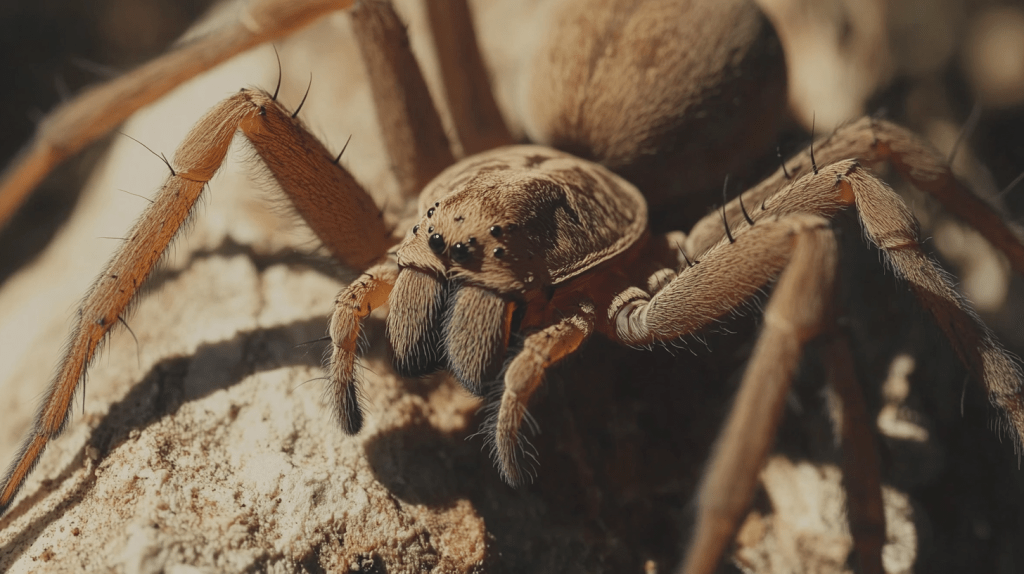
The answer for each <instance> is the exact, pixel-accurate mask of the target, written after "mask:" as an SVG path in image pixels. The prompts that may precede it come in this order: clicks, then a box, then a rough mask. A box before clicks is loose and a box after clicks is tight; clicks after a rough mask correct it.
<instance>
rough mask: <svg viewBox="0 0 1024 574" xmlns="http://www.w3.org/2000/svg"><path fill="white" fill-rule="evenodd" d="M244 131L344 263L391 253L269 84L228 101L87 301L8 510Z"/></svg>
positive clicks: (12, 482)
mask: <svg viewBox="0 0 1024 574" xmlns="http://www.w3.org/2000/svg"><path fill="white" fill-rule="evenodd" d="M238 130H241V131H242V133H243V134H244V135H245V136H246V137H247V138H248V139H249V141H250V142H252V144H253V146H254V147H255V149H256V151H257V153H258V154H259V155H260V156H261V157H262V158H263V159H264V161H265V162H266V165H267V167H268V168H269V170H270V172H271V173H272V174H273V175H274V177H275V179H276V180H277V182H278V184H279V185H280V186H281V188H282V189H283V190H284V191H285V193H286V195H288V197H289V198H290V199H291V200H292V204H293V205H294V206H295V208H296V210H297V211H298V212H299V213H300V214H301V215H302V216H303V218H304V219H305V220H306V221H307V222H308V223H309V225H310V227H311V228H312V229H313V231H314V232H315V233H316V234H317V235H318V236H319V238H320V239H321V240H322V241H323V242H324V244H325V246H326V247H327V248H328V249H329V250H330V251H331V253H332V254H333V255H334V256H335V257H336V258H338V260H339V261H341V262H342V263H344V264H346V265H349V266H351V267H354V268H365V267H366V266H368V265H370V264H371V263H373V262H375V261H377V260H378V259H380V258H381V257H382V256H383V255H384V253H385V251H386V249H387V247H388V243H389V241H390V238H389V237H388V234H387V232H386V230H385V229H384V223H383V221H382V220H381V219H380V218H379V212H378V209H377V206H376V205H375V204H374V202H373V200H372V199H371V198H370V196H369V195H367V194H366V192H365V191H364V190H363V189H362V188H361V187H360V186H359V185H358V183H356V181H355V180H354V179H353V178H352V176H351V175H349V174H348V172H347V171H345V170H344V169H343V168H341V167H339V166H337V165H335V164H334V163H333V159H334V158H333V155H332V154H331V153H330V152H328V151H327V149H326V148H324V146H323V144H321V143H320V142H319V141H317V140H316V138H314V137H313V136H312V135H310V134H309V132H307V131H306V130H305V129H304V128H303V127H302V125H301V123H300V122H299V121H298V120H296V119H294V118H292V117H291V114H290V113H289V112H288V110H286V109H284V108H283V107H281V106H280V105H279V104H278V103H277V102H275V101H274V100H273V98H272V97H271V96H270V95H269V94H267V93H265V92H262V91H255V90H243V91H242V92H239V93H236V94H235V95H233V96H231V97H229V98H227V99H225V100H223V101H222V102H221V103H220V104H218V105H217V106H215V107H214V108H213V109H212V110H210V111H209V112H207V114H206V115H205V116H203V118H202V119H201V120H200V121H199V122H198V123H197V124H196V126H195V127H193V128H192V130H191V131H190V132H189V134H188V136H187V137H186V139H185V141H184V142H183V143H182V144H181V146H180V147H179V148H178V150H177V151H176V153H175V156H174V161H173V162H172V164H173V166H174V167H173V168H172V174H171V176H170V177H168V179H167V181H166V183H165V184H164V186H163V188H162V189H161V190H160V191H159V192H157V195H156V198H155V200H154V201H153V203H152V204H151V205H150V206H149V207H148V208H147V209H146V210H145V211H144V212H143V214H142V216H141V217H140V218H139V220H138V221H137V222H136V224H135V226H134V227H133V228H132V229H131V231H130V232H129V233H128V235H127V236H126V238H125V241H124V242H123V243H122V244H121V247H120V249H119V250H118V251H117V253H115V255H114V256H113V258H112V259H111V261H110V262H109V263H108V264H107V267H106V269H105V270H104V271H103V273H102V274H101V275H100V276H99V278H98V279H97V280H96V282H95V283H94V284H93V286H92V287H91V289H90V290H89V292H88V294H87V295H86V297H85V300H84V301H83V302H82V305H81V307H80V309H79V312H78V318H77V320H76V324H75V326H74V328H73V329H72V331H71V335H70V338H69V341H68V344H67V347H66V351H65V354H64V358H63V359H62V360H61V362H60V364H59V366H58V370H57V374H56V376H55V377H54V379H53V382H52V383H51V384H50V387H49V389H48V390H47V392H46V395H45V398H44V400H43V404H42V405H41V407H40V409H39V412H38V413H37V415H36V421H35V425H34V427H33V430H32V431H31V433H30V435H29V437H28V438H27V440H26V442H25V445H24V446H23V448H22V450H21V451H20V453H19V455H18V457H17V458H16V459H15V461H14V463H13V465H12V466H11V468H10V470H9V471H8V472H7V474H6V476H5V477H4V481H3V486H2V488H0V513H2V512H3V511H4V510H6V508H7V507H8V506H9V505H10V503H11V500H13V498H14V495H15V494H16V493H17V492H18V489H19V488H20V487H21V485H22V483H23V482H24V480H25V478H26V476H27V475H28V473H29V472H30V471H31V470H32V467H33V466H34V465H35V463H36V461H37V460H38V459H39V456H40V455H41V454H42V452H43V450H44V449H45V447H46V445H47V444H48V443H49V441H50V439H52V438H55V437H56V436H58V435H59V434H60V433H61V432H62V431H63V430H64V427H65V426H66V424H67V421H68V418H69V414H70V404H71V400H72V398H73V396H74V394H75V389H76V388H77V387H78V385H79V384H80V382H81V381H82V380H83V377H84V376H85V370H86V367H87V365H88V363H89V362H90V361H91V360H92V358H93V357H94V355H95V353H96V350H97V349H98V348H99V346H100V345H101V343H102V342H103V340H104V338H105V337H106V335H107V333H109V331H110V329H111V328H112V327H114V326H115V325H116V324H118V323H119V320H120V318H121V317H124V316H125V312H126V310H127V308H128V307H129V306H130V304H131V302H132V300H133V299H134V297H135V294H136V293H137V292H138V290H139V288H140V287H141V285H142V284H143V282H144V281H145V280H146V278H147V277H148V276H149V274H150V272H151V271H152V269H153V268H154V266H155V265H156V264H157V262H159V260H160V259H161V257H162V256H163V253H164V251H165V250H166V248H167V246H168V245H169V244H170V242H171V241H172V240H173V239H174V237H175V236H176V235H177V234H178V231H179V230H180V229H181V227H182V226H183V225H184V224H185V222H186V221H187V220H188V218H189V217H190V214H191V212H192V207H193V206H194V205H195V203H196V201H197V200H198V199H199V196H200V194H201V193H202V191H203V189H204V188H205V187H206V184H207V182H208V181H209V180H210V179H211V178H212V177H213V175H214V173H215V172H216V171H217V170H218V169H219V168H220V166H221V164H222V163H223V161H224V158H225V156H226V154H227V150H228V147H229V145H230V143H231V140H232V139H233V138H234V136H235V132H236V131H238Z"/></svg>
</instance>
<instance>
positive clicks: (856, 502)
mask: <svg viewBox="0 0 1024 574" xmlns="http://www.w3.org/2000/svg"><path fill="white" fill-rule="evenodd" d="M824 362H825V367H826V369H827V370H828V381H829V385H830V386H831V388H832V390H833V391H835V396H836V397H837V399H838V401H839V402H840V403H841V409H840V413H841V414H840V416H841V417H842V420H840V421H838V422H839V424H838V426H839V429H838V431H839V437H840V443H841V445H842V468H843V489H844V490H846V512H847V516H848V517H849V521H850V534H851V535H852V537H853V548H854V550H855V551H856V552H857V559H858V562H859V563H860V572H862V573H864V574H884V572H885V569H884V568H883V567H882V547H883V546H884V545H885V540H886V534H885V506H884V504H883V502H882V481H881V478H882V471H881V468H880V465H879V461H878V450H877V449H876V446H875V438H874V435H873V434H872V432H871V429H872V428H874V426H875V423H874V421H872V420H871V417H870V415H869V414H868V409H867V405H866V404H865V401H864V391H863V390H862V389H863V387H862V386H861V385H860V383H859V382H858V381H857V376H856V373H855V372H854V369H853V357H852V356H851V353H850V343H849V340H848V339H847V337H846V335H845V334H843V333H842V332H840V331H839V330H838V329H836V330H835V332H833V333H832V334H831V336H830V337H828V339H827V341H826V342H825V359H824Z"/></svg>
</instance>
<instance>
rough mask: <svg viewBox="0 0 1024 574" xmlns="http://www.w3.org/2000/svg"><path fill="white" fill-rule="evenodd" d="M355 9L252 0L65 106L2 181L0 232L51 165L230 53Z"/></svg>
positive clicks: (337, 3) (319, 1) (338, 3)
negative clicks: (224, 19)
mask: <svg viewBox="0 0 1024 574" xmlns="http://www.w3.org/2000/svg"><path fill="white" fill-rule="evenodd" d="M351 5H352V0H295V1H292V2H279V1H276V0H253V1H251V2H247V3H246V4H245V5H244V7H243V8H242V10H241V12H240V14H239V15H238V17H237V18H236V19H234V20H231V21H229V22H225V23H224V24H223V25H222V26H221V27H219V28H217V29H215V30H210V31H208V33H206V34H204V35H203V36H201V37H199V38H195V39H193V41H190V42H186V43H184V44H181V45H180V46H179V47H178V48H177V49H174V50H172V51H170V52H167V53H166V54H164V55H162V56H160V57H158V58H156V59H154V60H152V61H150V62H148V63H147V64H145V65H144V66H141V67H139V68H137V69H135V70H132V71H131V72H129V73H127V74H125V75H123V76H121V77H119V78H117V79H115V80H112V81H110V82H107V83H105V84H103V85H102V86H98V87H95V88H91V89H89V90H86V91H85V92H83V93H82V94H81V95H80V96H78V97H76V98H75V99H74V100H71V101H70V102H68V103H66V104H63V105H61V106H60V107H59V108H57V109H56V110H54V111H53V112H51V113H50V114H49V115H48V116H47V117H46V119H45V120H44V121H43V122H42V123H40V124H39V128H38V129H37V130H36V134H35V137H34V138H33V139H32V142H31V143H30V144H29V145H28V146H27V147H26V148H25V149H24V150H22V152H21V153H20V154H18V157H17V158H16V159H15V160H14V161H13V162H12V163H11V165H10V167H8V168H7V169H6V170H4V173H3V176H2V177H0V227H3V225H4V224H5V223H6V222H7V220H8V219H9V218H10V217H11V216H12V215H14V212H15V210H17V209H18V206H19V205H21V202H22V201H24V199H25V198H26V197H27V196H28V194H29V193H30V192H31V191H32V190H33V189H34V188H35V187H36V185H38V184H39V182H40V181H42V179H43V178H44V177H46V174H48V173H50V171H51V170H53V168H54V167H56V166H57V165H58V164H60V163H61V162H63V161H64V160H66V159H67V158H69V157H71V156H72V155H74V154H76V153H78V152H79V151H81V150H82V148H84V147H85V146H86V145H88V144H90V143H92V142H93V141H95V140H96V139H97V138H100V137H102V136H103V135H105V134H106V133H107V132H109V131H110V130H112V129H114V127H115V126H117V125H119V124H121V123H123V122H124V121H125V120H126V119H127V118H128V116H130V115H131V114H132V113H134V112H135V111H136V110H138V109H139V108H141V107H143V106H145V105H146V104H149V103H150V102H153V101H155V100H156V99H158V98H159V97H161V96H163V95H164V94H166V93H167V92H169V91H171V90H172V89H174V88H176V87H178V86H179V85H181V83H182V82H184V81H185V80H188V79H189V78H192V77H194V76H195V75H197V74H199V73H201V72H204V71H206V70H209V69H210V68H212V67H214V66H216V65H217V64H219V63H221V62H223V61H225V60H227V59H228V58H231V57H232V56H235V55H237V54H240V53H242V52H244V51H246V50H248V49H250V48H252V47H254V46H257V45H259V44H262V43H264V42H269V41H271V40H273V39H275V38H279V37H281V36H285V35H287V34H290V33H292V32H294V31H295V30H298V29H299V28H302V27H303V26H306V25H308V24H310V23H311V22H314V21H316V20H317V19H319V18H321V17H322V16H323V15H324V14H327V13H328V12H333V11H335V10H341V9H344V8H348V7H349V6H351Z"/></svg>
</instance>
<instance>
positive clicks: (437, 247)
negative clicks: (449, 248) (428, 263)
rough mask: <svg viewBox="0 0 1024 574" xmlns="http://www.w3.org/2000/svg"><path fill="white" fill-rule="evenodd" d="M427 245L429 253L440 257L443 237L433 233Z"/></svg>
mask: <svg viewBox="0 0 1024 574" xmlns="http://www.w3.org/2000/svg"><path fill="white" fill-rule="evenodd" d="M427 245H429V246H430V250H431V251H433V252H434V253H436V254H438V255H440V254H441V253H442V252H443V251H444V237H443V236H442V235H441V234H440V233H435V234H433V235H431V236H430V239H429V240H428V241H427Z"/></svg>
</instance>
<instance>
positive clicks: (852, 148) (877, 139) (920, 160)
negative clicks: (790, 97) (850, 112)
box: [686, 117, 1024, 273]
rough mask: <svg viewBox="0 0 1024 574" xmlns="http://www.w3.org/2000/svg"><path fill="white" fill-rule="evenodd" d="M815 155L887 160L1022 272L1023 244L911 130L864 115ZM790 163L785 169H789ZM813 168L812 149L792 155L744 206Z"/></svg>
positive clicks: (705, 228) (701, 244)
mask: <svg viewBox="0 0 1024 574" xmlns="http://www.w3.org/2000/svg"><path fill="white" fill-rule="evenodd" d="M813 148H814V156H815V159H816V160H817V163H818V165H819V166H823V165H827V164H830V163H835V162H838V161H840V160H844V159H847V158H857V159H858V161H860V162H861V163H862V164H864V165H867V166H873V165H877V164H880V163H883V162H886V161H890V162H892V164H893V166H894V167H895V168H896V169H897V170H898V171H899V172H900V173H901V174H902V175H903V177H905V178H906V179H907V180H909V181H910V182H911V183H912V184H913V185H914V186H915V187H917V188H918V189H921V190H922V191H926V192H928V193H930V194H931V195H933V196H934V197H935V198H936V199H937V200H939V202H940V203H942V205H943V206H945V208H946V209H948V210H949V211H950V212H951V213H953V214H954V215H956V216H957V217H960V218H961V219H963V220H964V221H965V222H967V223H969V224H970V225H971V226H972V227H974V228H975V229H977V230H978V232H979V233H981V234H982V236H984V237H985V238H986V239H987V240H988V241H989V242H990V243H991V244H992V245H993V246H995V247H996V248H997V249H999V250H1000V251H1002V252H1003V253H1005V254H1006V256H1007V258H1009V260H1010V264H1011V265H1012V266H1013V268H1014V270H1016V271H1017V272H1018V273H1024V243H1022V242H1021V239H1020V237H1019V235H1018V234H1017V233H1015V231H1014V230H1013V229H1011V228H1010V227H1009V226H1008V225H1007V224H1006V222H1005V221H1004V219H1003V218H1002V217H1001V216H1000V214H999V212H998V211H997V210H996V209H995V208H993V207H992V206H990V205H989V204H987V203H986V202H984V201H982V200H981V199H980V198H978V197H977V196H975V195H974V194H973V193H971V191H970V190H968V189H967V188H966V187H964V185H963V184H961V183H960V182H959V181H958V180H957V179H956V177H955V176H954V175H953V173H952V172H951V171H950V168H949V165H948V164H947V163H946V159H945V158H944V157H943V156H942V154H940V153H939V152H938V151H937V150H936V149H935V148H933V147H932V146H931V145H929V144H928V143H927V142H925V141H924V140H922V139H921V138H920V137H918V136H916V135H914V134H913V133H912V132H910V131H909V130H907V129H905V128H903V127H900V126H898V125H896V124H894V123H892V122H888V121H885V120H880V119H875V118H870V117H865V118H862V119H860V120H857V121H855V122H852V123H850V124H847V125H844V126H842V127H840V128H839V129H837V130H836V131H835V132H834V133H832V134H831V135H829V136H827V137H824V138H821V139H819V140H818V141H816V142H814V145H813ZM787 168H788V170H787ZM811 170H812V165H811V161H810V152H809V150H808V151H805V152H803V153H801V154H798V155H797V156H795V157H793V158H790V159H789V160H788V161H786V162H785V164H784V165H783V166H782V167H780V168H779V169H778V170H777V171H776V172H775V173H774V174H772V175H771V176H770V177H768V178H767V179H765V180H764V181H762V182H761V183H759V184H758V185H757V186H755V187H753V188H751V189H749V190H747V191H746V192H744V193H743V194H742V196H741V197H742V199H743V203H745V204H746V205H748V206H756V205H766V204H767V205H768V206H769V210H771V209H770V206H771V204H772V202H773V199H772V196H773V195H774V194H776V192H777V191H778V190H780V189H782V188H783V187H784V186H785V185H786V184H787V183H788V182H789V181H790V176H791V177H792V178H793V179H794V180H795V179H798V178H799V177H800V176H802V175H805V174H807V173H809V172H810V171H811ZM725 211H726V218H727V220H728V221H730V222H733V221H737V220H739V219H741V218H742V206H741V205H740V202H739V201H738V200H733V201H732V202H730V203H729V204H728V205H727V206H726V208H725ZM721 234H722V230H721V220H720V219H715V218H710V217H708V218H705V219H703V220H701V221H700V222H698V223H697V224H696V225H694V226H693V229H692V230H691V232H690V235H689V238H688V241H687V244H686V252H687V254H689V255H691V256H692V255H699V254H700V253H702V252H704V251H705V250H706V249H707V248H708V247H710V246H711V245H713V244H714V243H715V242H717V241H718V240H719V238H720V237H721Z"/></svg>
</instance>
